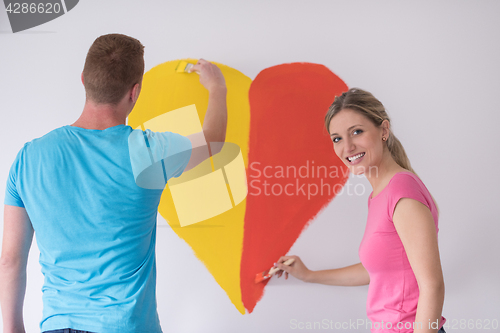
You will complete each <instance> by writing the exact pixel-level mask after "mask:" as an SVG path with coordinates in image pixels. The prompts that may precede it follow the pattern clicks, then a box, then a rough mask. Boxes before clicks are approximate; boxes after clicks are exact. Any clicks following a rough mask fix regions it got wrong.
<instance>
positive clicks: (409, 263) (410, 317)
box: [276, 88, 445, 333]
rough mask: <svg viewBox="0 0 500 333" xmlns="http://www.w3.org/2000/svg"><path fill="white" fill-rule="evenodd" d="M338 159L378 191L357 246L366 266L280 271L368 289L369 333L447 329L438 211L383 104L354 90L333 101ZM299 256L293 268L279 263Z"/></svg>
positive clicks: (330, 123)
mask: <svg viewBox="0 0 500 333" xmlns="http://www.w3.org/2000/svg"><path fill="white" fill-rule="evenodd" d="M325 126H326V128H327V130H328V133H329V134H330V138H331V140H332V142H333V148H334V150H335V154H337V156H338V157H339V158H340V159H341V160H342V161H343V162H344V164H345V165H346V166H347V167H349V169H350V171H351V172H352V173H353V174H355V175H358V174H365V176H366V178H367V179H368V181H369V182H370V184H371V186H372V188H373V192H372V193H371V195H370V198H369V201H368V221H367V224H366V229H365V234H364V236H363V240H362V241H361V245H360V247H359V256H360V259H361V263H358V264H355V265H352V266H348V267H344V268H339V269H330V270H323V271H311V270H309V269H308V268H307V267H306V266H305V265H304V263H303V262H302V261H301V260H300V258H299V257H297V256H284V257H281V258H280V259H279V260H278V262H277V264H276V266H277V267H279V268H280V269H281V271H280V273H279V274H278V275H279V276H281V275H282V273H283V271H284V272H285V277H286V278H288V274H291V275H293V276H295V277H296V278H298V279H300V280H303V281H306V282H313V283H322V284H328V285H337V286H360V285H366V284H369V285H370V286H369V289H368V301H367V315H368V318H369V319H370V321H371V323H372V326H371V327H372V332H415V333H417V332H434V333H435V332H438V329H439V332H444V329H443V328H442V325H443V323H444V322H445V319H444V318H443V317H442V316H441V311H442V307H443V301H444V282H443V274H442V270H441V262H440V259H439V250H438V242H437V231H438V227H437V225H438V210H437V207H436V205H435V203H434V200H433V198H432V196H431V195H430V193H429V191H428V190H427V189H426V187H425V185H424V184H423V183H422V181H421V180H420V179H419V178H418V177H417V176H416V175H415V173H414V171H413V169H412V168H411V166H410V162H409V160H408V158H407V156H406V153H405V151H404V149H403V146H402V145H401V143H400V142H399V140H398V139H397V138H396V137H395V136H394V134H393V133H392V131H391V127H390V119H389V117H388V115H387V113H386V111H385V109H384V106H383V105H382V103H381V102H380V101H379V100H377V99H376V98H375V97H374V96H373V95H372V94H371V93H369V92H366V91H363V90H361V89H357V88H352V89H350V90H349V91H348V92H346V93H343V94H342V95H341V96H338V97H336V98H335V101H334V102H333V104H332V105H331V106H330V108H329V110H328V112H327V114H326V116H325ZM289 258H295V261H294V263H293V264H292V265H291V266H285V265H283V264H282V263H283V262H284V261H285V260H287V259H289Z"/></svg>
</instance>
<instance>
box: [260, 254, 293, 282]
mask: <svg viewBox="0 0 500 333" xmlns="http://www.w3.org/2000/svg"><path fill="white" fill-rule="evenodd" d="M294 261H295V259H293V258H290V259H288V260H287V261H285V262H284V263H283V265H287V266H290V265H291V264H293V262H294ZM279 270H280V269H279V268H278V267H271V268H270V269H268V270H266V271H263V272H262V273H258V274H257V275H255V283H259V282H262V281H264V280H267V279H269V278H270V277H271V276H273V275H274V274H275V273H277V272H278V271H279Z"/></svg>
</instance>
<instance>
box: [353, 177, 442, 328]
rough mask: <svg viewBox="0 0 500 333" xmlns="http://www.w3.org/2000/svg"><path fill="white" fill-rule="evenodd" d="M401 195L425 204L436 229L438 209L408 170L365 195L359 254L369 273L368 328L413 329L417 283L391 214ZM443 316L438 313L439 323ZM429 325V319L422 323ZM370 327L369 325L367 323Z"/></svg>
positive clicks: (426, 191) (423, 186) (416, 302)
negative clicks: (379, 189) (365, 209)
mask: <svg viewBox="0 0 500 333" xmlns="http://www.w3.org/2000/svg"><path fill="white" fill-rule="evenodd" d="M401 198H411V199H415V200H417V201H419V202H421V203H423V204H424V205H426V206H427V207H428V208H429V209H430V211H431V213H432V216H433V217H434V222H435V224H436V233H437V232H438V230H439V229H438V211H437V208H436V205H435V203H434V200H433V199H432V197H431V195H430V193H429V191H428V190H427V188H426V187H425V185H424V184H423V183H422V181H421V180H420V179H419V178H418V177H417V176H416V175H414V174H413V173H411V172H399V173H397V174H395V175H394V177H392V179H391V180H390V181H389V184H388V185H387V186H386V187H385V188H384V189H383V190H382V191H381V192H380V193H379V194H378V195H376V196H375V197H374V198H372V194H370V197H369V199H368V221H367V223H366V229H365V234H364V236H363V240H362V241H361V245H360V247H359V257H360V259H361V262H362V264H363V266H364V267H365V268H366V270H367V271H368V273H369V275H370V285H369V288H368V301H367V307H366V308H367V316H368V319H369V320H370V321H371V328H372V329H371V331H372V332H413V322H414V321H415V315H416V312H417V304H418V295H419V290H418V285H417V280H416V278H415V274H414V273H413V270H412V269H411V266H410V263H409V261H408V257H407V256H406V252H405V249H404V247H403V243H402V242H401V239H400V238H399V235H398V233H397V231H396V228H395V227H394V223H393V221H392V215H393V213H394V208H395V207H396V204H397V203H398V201H399V200H400V199H401ZM444 321H445V319H444V318H443V317H441V322H440V324H441V325H442V324H443V323H444ZM422 324H423V325H429V323H428V322H427V323H422ZM441 325H440V326H441ZM368 327H370V326H368Z"/></svg>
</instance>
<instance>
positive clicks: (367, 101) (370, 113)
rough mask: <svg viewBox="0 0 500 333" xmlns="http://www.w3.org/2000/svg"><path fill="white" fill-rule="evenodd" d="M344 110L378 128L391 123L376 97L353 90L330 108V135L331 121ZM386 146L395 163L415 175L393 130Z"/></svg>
mask: <svg viewBox="0 0 500 333" xmlns="http://www.w3.org/2000/svg"><path fill="white" fill-rule="evenodd" d="M344 109H350V110H354V111H356V112H359V113H360V114H362V115H363V116H365V117H366V118H368V119H369V120H370V121H371V122H372V123H373V124H374V125H375V126H377V127H380V126H381V125H382V122H383V121H384V120H387V121H388V122H389V123H390V122H391V120H390V119H389V116H388V115H387V112H386V110H385V107H384V105H383V104H382V103H381V102H380V101H379V100H378V99H376V98H375V96H373V95H372V94H371V93H369V92H368V91H365V90H362V89H359V88H351V89H349V91H347V92H345V93H343V94H342V95H340V96H337V97H335V100H334V101H333V103H332V105H330V107H329V108H328V112H327V113H326V115H325V126H326V130H327V131H328V133H330V121H331V120H332V118H333V117H334V116H335V115H336V114H337V113H339V112H340V111H341V110H344ZM386 144H387V148H388V149H389V152H390V153H391V156H392V158H393V159H394V161H396V163H397V164H399V166H401V167H402V168H404V169H406V170H409V171H411V172H413V173H415V171H414V170H413V168H412V167H411V164H410V160H409V159H408V156H407V155H406V152H405V150H404V148H403V145H402V144H401V142H400V141H399V140H398V138H396V136H395V135H394V133H392V130H391V129H390V132H389V137H388V138H387V141H386ZM415 174H416V173H415Z"/></svg>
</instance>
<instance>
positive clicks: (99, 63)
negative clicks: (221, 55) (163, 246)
mask: <svg viewBox="0 0 500 333" xmlns="http://www.w3.org/2000/svg"><path fill="white" fill-rule="evenodd" d="M143 49H144V47H143V46H142V44H141V43H140V42H139V41H138V40H136V39H134V38H131V37H128V36H124V35H119V34H111V35H105V36H101V37H99V38H97V39H96V40H95V42H94V43H93V45H92V46H91V47H90V49H89V52H88V54H87V58H86V62H85V67H84V70H83V73H82V82H83V84H84V86H85V91H86V102H85V106H84V109H83V112H82V114H81V116H80V118H79V119H78V120H77V121H76V122H75V123H74V124H72V125H70V126H69V125H68V126H64V127H61V128H58V129H56V130H54V131H52V132H50V133H48V134H47V135H45V136H43V137H41V138H38V139H35V140H33V141H31V142H29V143H27V144H25V145H24V147H23V148H22V149H21V151H20V152H19V154H18V155H17V158H16V160H15V161H14V164H13V165H12V168H11V171H10V174H9V179H8V181H7V191H6V197H5V206H4V233H3V245H2V256H1V259H0V303H1V307H2V316H3V325H4V333H12V332H24V324H23V315H22V309H23V301H24V294H25V290H26V264H27V258H28V252H29V249H30V246H31V242H32V238H33V234H34V232H36V234H37V237H36V239H37V243H38V247H39V249H40V264H41V267H42V272H43V274H44V276H45V281H44V286H43V289H42V291H43V305H44V310H43V318H42V321H41V324H40V327H41V331H42V332H49V331H50V332H67V330H66V331H64V329H72V330H78V331H89V332H106V333H114V332H116V333H118V332H120V333H124V332H150V333H154V332H161V328H160V323H159V319H158V314H157V310H156V298H155V292H156V289H155V288H156V266H155V241H156V216H157V208H158V203H159V200H160V196H161V193H162V190H153V189H145V188H141V187H139V186H137V184H136V183H135V180H134V175H133V172H132V166H131V157H132V156H131V154H132V153H133V150H130V149H129V145H128V138H129V136H130V134H131V133H132V132H133V130H132V128H131V127H129V126H126V125H125V122H126V118H127V116H128V115H129V114H130V112H131V111H132V109H133V107H134V105H135V103H136V101H137V99H138V97H139V93H140V90H141V84H142V76H143V72H144V57H143V53H144V51H143ZM192 70H193V71H195V72H197V73H198V74H199V76H200V82H201V84H203V86H204V87H205V88H206V89H207V90H208V92H209V103H208V109H207V113H206V116H205V120H204V124H203V133H201V136H200V135H193V136H191V137H188V138H186V137H183V136H180V135H178V134H173V133H169V132H165V133H153V132H151V131H145V132H144V138H145V140H146V141H147V142H148V144H149V145H150V146H154V145H156V147H162V149H163V150H161V151H160V153H161V154H163V156H164V157H167V156H169V153H168V152H171V151H189V152H190V153H189V154H178V155H177V156H174V157H172V158H170V157H167V158H165V161H166V162H168V163H165V166H166V167H165V168H166V170H165V169H164V171H165V173H166V175H168V176H167V177H168V178H171V177H178V176H179V175H180V174H181V173H182V172H183V171H184V170H186V169H189V168H191V167H193V166H195V165H196V164H198V163H200V162H201V160H203V158H200V156H199V154H198V156H197V154H196V153H194V152H193V153H191V147H199V146H200V144H199V141H200V139H201V140H202V141H204V140H206V142H223V141H224V140H225V133H226V123H227V109H226V85H225V80H224V77H223V75H222V73H221V71H220V70H219V68H217V66H215V65H214V64H211V63H209V62H207V61H205V60H203V59H200V61H199V62H198V63H197V64H196V65H195V66H194V67H193V68H192ZM203 137H204V138H203Z"/></svg>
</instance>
